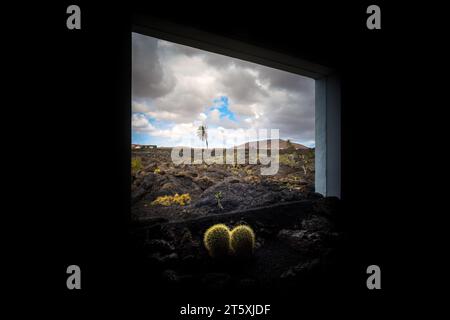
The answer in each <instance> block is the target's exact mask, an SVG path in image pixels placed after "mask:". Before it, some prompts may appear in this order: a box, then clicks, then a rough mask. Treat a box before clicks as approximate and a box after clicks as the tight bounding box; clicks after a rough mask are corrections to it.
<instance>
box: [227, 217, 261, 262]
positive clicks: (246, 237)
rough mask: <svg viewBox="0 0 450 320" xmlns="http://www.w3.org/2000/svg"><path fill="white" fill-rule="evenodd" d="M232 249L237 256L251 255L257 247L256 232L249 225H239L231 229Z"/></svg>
mask: <svg viewBox="0 0 450 320" xmlns="http://www.w3.org/2000/svg"><path fill="white" fill-rule="evenodd" d="M231 249H232V251H233V253H234V254H235V255H236V256H237V257H249V256H251V255H252V253H253V250H254V249H255V233H254V232H253V229H252V228H250V227H249V226H247V225H239V226H237V227H235V228H234V229H233V230H232V231H231Z"/></svg>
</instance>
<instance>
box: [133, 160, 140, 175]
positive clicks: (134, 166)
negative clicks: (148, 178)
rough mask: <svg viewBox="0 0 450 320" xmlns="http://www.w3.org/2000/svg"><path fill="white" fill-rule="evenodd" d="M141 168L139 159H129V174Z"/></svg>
mask: <svg viewBox="0 0 450 320" xmlns="http://www.w3.org/2000/svg"><path fill="white" fill-rule="evenodd" d="M141 168H142V161H141V158H139V157H135V158H131V173H133V174H135V173H136V172H138V171H139V170H141Z"/></svg>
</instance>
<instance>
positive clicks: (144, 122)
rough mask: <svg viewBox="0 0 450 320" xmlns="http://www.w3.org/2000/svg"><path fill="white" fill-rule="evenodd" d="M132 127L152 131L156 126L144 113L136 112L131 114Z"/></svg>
mask: <svg viewBox="0 0 450 320" xmlns="http://www.w3.org/2000/svg"><path fill="white" fill-rule="evenodd" d="M131 127H132V130H133V131H136V132H152V131H154V130H155V127H154V126H153V125H152V124H151V123H150V121H149V120H148V119H147V117H146V116H145V115H144V114H140V113H134V114H133V115H132V116H131Z"/></svg>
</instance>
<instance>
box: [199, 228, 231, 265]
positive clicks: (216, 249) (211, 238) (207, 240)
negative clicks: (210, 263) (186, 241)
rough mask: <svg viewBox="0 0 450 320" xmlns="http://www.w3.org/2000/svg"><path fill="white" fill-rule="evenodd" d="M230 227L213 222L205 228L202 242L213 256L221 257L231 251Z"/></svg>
mask: <svg viewBox="0 0 450 320" xmlns="http://www.w3.org/2000/svg"><path fill="white" fill-rule="evenodd" d="M230 239H231V238H230V229H228V227H227V226H226V225H224V224H215V225H213V226H212V227H210V228H209V229H208V230H206V232H205V235H204V237H203V243H204V244H205V248H206V250H208V253H209V255H210V256H211V257H213V258H223V257H226V256H228V255H229V253H230V252H231V247H230Z"/></svg>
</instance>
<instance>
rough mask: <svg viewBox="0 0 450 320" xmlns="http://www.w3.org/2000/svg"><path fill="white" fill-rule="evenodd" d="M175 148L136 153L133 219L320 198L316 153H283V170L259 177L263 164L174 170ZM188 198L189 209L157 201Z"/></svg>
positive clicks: (194, 214)
mask: <svg viewBox="0 0 450 320" xmlns="http://www.w3.org/2000/svg"><path fill="white" fill-rule="evenodd" d="M170 152H171V149H168V148H167V149H164V148H158V149H150V150H147V151H142V152H139V151H133V155H132V158H133V160H132V161H133V163H134V167H133V168H132V199H131V200H132V214H133V218H134V219H136V220H142V219H143V220H146V219H150V218H155V219H164V220H167V221H173V220H179V219H189V218H195V217H200V216H205V215H208V214H217V213H225V212H229V211H232V210H242V209H248V208H255V207H259V206H265V205H270V204H275V203H282V202H285V201H296V200H304V199H311V198H315V197H317V196H318V195H317V194H315V193H314V150H313V149H306V150H304V149H300V150H295V149H293V150H290V151H288V150H281V151H280V161H279V171H278V173H277V174H276V175H273V176H263V175H261V174H260V167H261V165H260V164H255V165H250V164H247V165H242V164H237V165H221V164H220V165H219V164H212V165H206V164H195V165H174V164H173V163H172V161H171V158H170ZM176 194H178V195H182V194H188V195H189V199H190V200H189V202H188V203H185V204H184V205H161V204H157V203H155V202H154V201H155V200H156V199H157V198H158V197H163V196H174V195H176Z"/></svg>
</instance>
